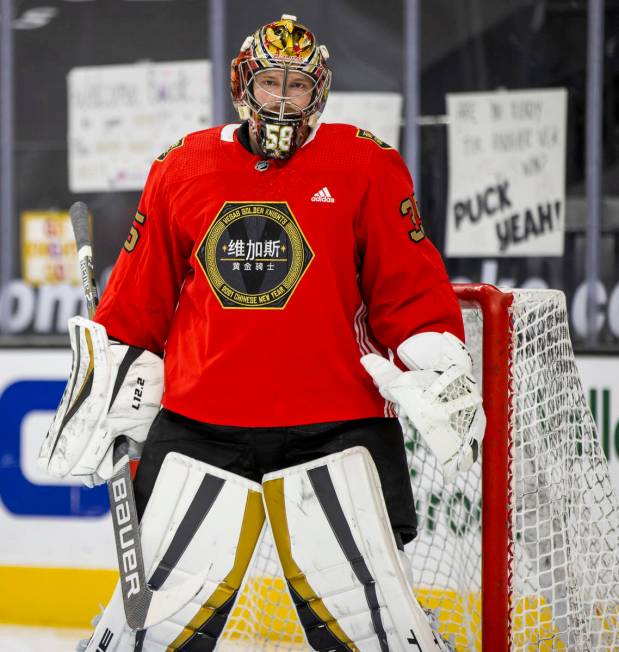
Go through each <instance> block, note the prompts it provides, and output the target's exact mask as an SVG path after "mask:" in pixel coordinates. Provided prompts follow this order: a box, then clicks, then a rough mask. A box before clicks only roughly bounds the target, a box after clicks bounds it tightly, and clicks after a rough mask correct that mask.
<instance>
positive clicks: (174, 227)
mask: <svg viewBox="0 0 619 652" xmlns="http://www.w3.org/2000/svg"><path fill="white" fill-rule="evenodd" d="M237 128H238V125H227V126H225V127H215V128H213V129H207V130H205V131H200V132H197V133H193V134H190V135H188V136H186V137H185V138H183V139H182V140H181V141H179V142H178V143H176V144H175V145H173V146H172V147H171V148H170V149H169V150H168V151H167V152H166V153H165V154H162V155H161V156H160V157H159V158H158V159H157V160H156V161H155V162H154V163H153V166H152V168H151V170H150V174H149V176H148V180H147V182H146V186H145V188H144V192H143V194H142V198H141V200H140V204H139V208H138V213H137V214H136V217H135V220H134V223H133V226H132V227H131V232H130V234H129V237H128V238H127V241H126V242H125V245H124V249H123V251H121V253H120V257H119V259H118V261H117V263H116V265H115V267H114V270H113V272H112V275H111V277H110V280H109V283H108V286H107V288H106V290H105V292H104V293H103V297H102V300H101V304H100V305H99V308H98V310H97V313H96V320H97V321H98V322H99V323H101V324H103V325H104V326H105V328H106V329H107V332H108V334H109V335H110V337H113V338H117V339H119V340H122V341H123V342H125V343H128V344H132V345H134V346H137V347H141V348H145V349H149V350H151V351H154V352H164V354H165V357H164V360H165V390H164V395H163V399H162V403H163V405H164V407H166V408H168V409H169V410H172V411H174V412H177V413H180V414H182V415H185V416H187V417H189V418H192V419H196V420H198V421H202V422H208V423H214V424H223V425H236V426H245V427H249V426H288V425H300V424H307V423H319V422H328V421H340V420H348V419H360V418H367V417H376V416H384V415H385V414H386V412H385V402H384V401H383V399H382V398H381V397H380V395H379V393H378V391H377V390H376V388H375V386H374V384H373V382H372V380H371V378H370V377H369V375H368V374H367V373H366V372H365V370H364V369H363V367H362V366H361V364H360V362H359V358H360V356H361V355H363V354H365V353H369V352H371V351H374V352H378V353H381V354H383V355H386V354H387V351H388V349H391V350H395V349H396V348H397V346H398V345H399V344H401V343H402V342H403V341H404V340H405V339H406V338H408V337H410V336H411V335H413V334H415V333H419V332H422V331H438V332H443V331H449V332H451V333H454V334H455V335H457V336H458V337H460V338H463V330H462V318H461V313H460V310H459V307H458V303H457V300H456V298H455V295H454V293H453V290H452V288H451V285H450V284H449V282H448V279H447V275H446V272H445V268H444V265H443V262H442V260H441V257H440V255H439V254H438V252H437V250H436V249H435V247H434V246H433V245H432V244H431V243H430V241H429V240H428V238H427V237H425V234H424V232H423V226H422V224H421V222H420V219H419V214H418V211H417V207H416V203H415V198H414V195H413V184H412V180H411V178H410V175H409V173H408V170H407V168H406V165H405V164H404V162H403V160H402V158H401V157H400V155H399V154H398V152H397V151H395V150H394V149H392V148H391V147H389V146H388V145H386V144H385V143H383V142H382V141H380V140H379V139H377V138H376V137H374V136H373V135H372V134H370V133H369V132H367V131H364V130H361V129H357V128H356V127H353V126H350V125H336V124H323V125H321V126H320V127H319V128H318V129H317V130H316V131H315V132H314V134H313V136H312V137H311V138H310V139H309V140H308V141H307V142H306V143H305V144H304V146H303V147H301V148H300V149H299V150H298V151H297V152H296V153H295V154H294V155H293V156H292V157H291V158H290V159H289V160H284V161H279V160H262V159H261V158H260V157H259V156H256V155H254V154H252V153H250V152H249V151H248V150H247V149H245V147H243V145H242V144H241V143H240V142H239V141H238V134H237V132H236V130H237Z"/></svg>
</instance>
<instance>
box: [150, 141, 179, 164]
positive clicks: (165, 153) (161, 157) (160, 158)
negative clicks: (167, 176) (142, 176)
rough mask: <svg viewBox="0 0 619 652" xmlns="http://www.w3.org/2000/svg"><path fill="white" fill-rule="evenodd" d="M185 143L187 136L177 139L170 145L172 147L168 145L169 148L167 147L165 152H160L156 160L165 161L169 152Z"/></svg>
mask: <svg viewBox="0 0 619 652" xmlns="http://www.w3.org/2000/svg"><path fill="white" fill-rule="evenodd" d="M184 144H185V137H184V136H183V138H181V139H180V140H177V141H176V142H175V143H173V144H172V145H170V147H168V149H166V151H165V152H163V154H159V156H158V157H157V158H156V159H155V160H156V161H159V162H161V161H163V160H164V159H165V157H166V156H167V155H168V154H169V153H170V152H171V151H172V150H173V149H177V148H178V147H182V146H183V145H184Z"/></svg>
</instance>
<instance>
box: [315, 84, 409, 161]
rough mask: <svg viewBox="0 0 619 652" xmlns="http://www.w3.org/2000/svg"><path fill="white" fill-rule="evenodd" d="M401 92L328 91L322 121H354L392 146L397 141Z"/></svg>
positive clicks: (349, 122) (352, 122) (394, 145)
mask: <svg viewBox="0 0 619 652" xmlns="http://www.w3.org/2000/svg"><path fill="white" fill-rule="evenodd" d="M401 115H402V96H401V95H400V94H399V93H344V92H341V93H337V92H336V93H329V99H328V100H327V105H326V107H325V111H324V113H323V114H322V122H338V123H345V124H351V125H355V126H356V127H359V128H360V129H366V130H367V131H371V132H372V133H373V134H374V135H375V136H376V137H377V138H380V139H381V140H384V141H385V142H386V143H388V144H389V145H391V146H392V147H395V148H396V149H397V148H398V146H399V144H400V123H401Z"/></svg>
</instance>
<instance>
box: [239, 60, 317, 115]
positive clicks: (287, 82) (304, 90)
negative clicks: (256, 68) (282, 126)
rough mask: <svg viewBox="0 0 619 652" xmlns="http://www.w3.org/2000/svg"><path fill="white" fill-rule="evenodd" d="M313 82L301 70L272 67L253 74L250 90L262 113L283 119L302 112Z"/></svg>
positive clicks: (308, 103) (307, 101) (309, 102)
mask: <svg viewBox="0 0 619 652" xmlns="http://www.w3.org/2000/svg"><path fill="white" fill-rule="evenodd" d="M315 85H316V82H315V81H314V80H313V79H312V78H311V77H310V76H309V75H307V74H305V73H303V72H297V71H294V70H291V71H288V70H286V69H281V68H279V69H278V68H275V69H273V68H271V69H267V70H262V71H260V72H259V73H257V74H256V75H255V77H254V82H253V88H252V91H253V96H254V98H255V100H256V103H257V104H258V105H259V107H260V109H259V111H258V112H259V113H260V114H261V115H263V116H267V115H268V116H271V117H273V118H276V119H279V120H282V119H284V118H287V117H293V116H295V115H298V116H299V117H300V116H301V115H302V114H303V110H304V109H306V108H307V107H308V106H309V105H310V104H311V102H312V96H313V92H314V87H315Z"/></svg>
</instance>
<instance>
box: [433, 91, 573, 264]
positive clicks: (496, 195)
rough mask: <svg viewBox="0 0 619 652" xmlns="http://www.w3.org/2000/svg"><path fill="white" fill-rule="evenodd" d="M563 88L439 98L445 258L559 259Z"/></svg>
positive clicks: (562, 211)
mask: <svg viewBox="0 0 619 652" xmlns="http://www.w3.org/2000/svg"><path fill="white" fill-rule="evenodd" d="M566 111H567V93H566V91H565V90H564V89H542V90H526V91H499V92H496V93H467V94H453V95H448V96H447V113H448V116H449V200H448V205H447V238H446V247H445V252H446V255H447V256H453V257H458V256H461V257H464V256H470V257H478V256H479V257H482V256H483V257H488V256H497V257H512V256H562V255H563V235H564V225H565V127H566Z"/></svg>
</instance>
